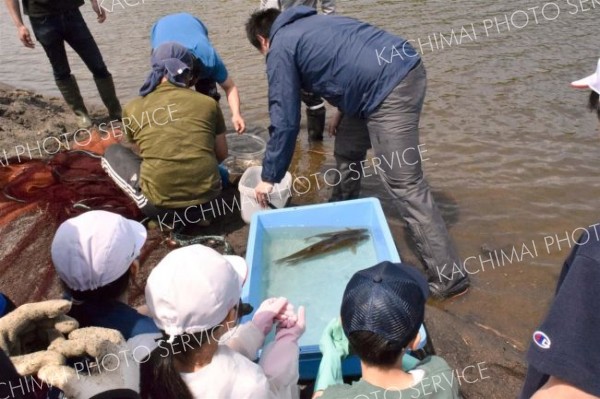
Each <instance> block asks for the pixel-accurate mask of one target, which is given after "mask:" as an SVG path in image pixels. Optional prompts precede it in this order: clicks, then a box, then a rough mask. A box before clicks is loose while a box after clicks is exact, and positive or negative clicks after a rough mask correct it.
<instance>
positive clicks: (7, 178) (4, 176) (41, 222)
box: [0, 131, 161, 303]
mask: <svg viewBox="0 0 600 399" xmlns="http://www.w3.org/2000/svg"><path fill="white" fill-rule="evenodd" d="M114 137H115V135H111V136H109V138H108V139H107V138H105V137H102V136H101V135H100V134H99V133H98V132H96V131H95V132H93V133H92V138H93V139H92V140H91V141H90V143H89V144H88V145H86V146H85V147H79V148H78V149H76V150H71V151H66V152H61V153H58V154H56V155H54V156H53V157H52V158H50V159H49V160H37V159H33V160H21V162H19V160H18V159H16V158H12V159H9V160H8V166H5V167H2V168H0V231H2V243H3V245H2V250H0V252H1V254H0V281H1V282H2V284H0V291H1V290H5V291H6V290H9V291H11V292H10V293H11V294H12V295H11V297H12V298H13V299H14V300H15V302H18V303H22V302H25V301H32V300H39V299H42V298H44V297H46V296H47V295H48V294H49V292H50V289H51V285H52V284H53V282H55V281H54V271H53V267H52V264H51V260H50V244H51V242H52V237H53V235H54V232H55V231H56V229H57V228H58V226H59V225H60V223H62V222H63V221H64V220H66V219H68V218H70V217H73V216H77V215H79V214H81V213H83V212H86V211H88V210H91V209H95V210H96V209H102V210H107V211H110V212H115V213H118V214H121V215H123V216H124V217H127V218H130V219H136V220H140V219H141V217H142V214H141V212H140V211H139V209H138V208H137V206H136V205H135V203H134V202H133V201H132V200H131V199H130V198H129V197H127V196H126V195H125V194H124V193H123V192H122V191H121V190H120V189H119V187H118V186H116V185H115V184H114V183H113V181H112V180H111V179H110V178H109V177H108V176H107V175H106V173H105V172H104V171H103V169H102V167H101V164H100V155H101V154H103V153H104V150H105V149H106V148H107V147H108V146H109V145H111V144H113V143H115V142H116V141H117V140H116V139H115V138H114ZM160 242H161V239H160V237H149V240H148V244H149V249H151V248H152V247H154V248H156V246H157V245H159V244H160ZM151 250H153V249H151ZM142 255H143V257H144V258H147V257H148V254H147V253H145V254H142ZM24 280H25V281H24ZM31 286H33V287H34V288H33V289H31V290H30V289H24V290H23V289H20V287H23V288H29V287H31Z"/></svg>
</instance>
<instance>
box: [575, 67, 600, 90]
mask: <svg viewBox="0 0 600 399" xmlns="http://www.w3.org/2000/svg"><path fill="white" fill-rule="evenodd" d="M571 86H573V87H575V88H578V89H587V88H588V87H589V88H590V89H592V90H594V91H595V92H596V93H598V94H600V60H598V66H597V67H596V73H594V74H593V75H590V76H588V77H585V78H583V79H579V80H576V81H574V82H571Z"/></svg>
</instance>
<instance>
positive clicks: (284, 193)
mask: <svg viewBox="0 0 600 399" xmlns="http://www.w3.org/2000/svg"><path fill="white" fill-rule="evenodd" d="M261 173H262V166H252V167H250V168H248V169H246V171H245V172H244V174H243V175H242V178H241V179H240V182H239V184H238V189H239V190H240V197H241V198H240V200H241V203H242V219H244V222H246V223H248V224H249V223H250V221H251V220H252V215H253V214H254V212H258V211H262V210H264V208H262V207H261V206H260V205H259V204H258V202H256V196H255V194H254V188H255V187H256V186H258V184H259V183H260V182H261V178H260V175H261ZM291 188H292V175H291V174H290V173H289V172H287V173H286V174H285V177H284V178H283V180H281V182H279V183H277V184H275V186H274V187H273V191H272V192H271V194H270V195H269V198H270V202H271V204H273V206H275V207H276V208H283V207H284V206H285V204H286V203H287V201H288V199H289V198H290V196H291V194H292V193H291Z"/></svg>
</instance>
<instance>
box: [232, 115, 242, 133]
mask: <svg viewBox="0 0 600 399" xmlns="http://www.w3.org/2000/svg"><path fill="white" fill-rule="evenodd" d="M231 123H233V128H234V129H235V131H236V132H238V133H239V134H242V133H244V132H245V131H246V122H244V118H242V116H241V115H240V114H237V115H234V116H232V117H231Z"/></svg>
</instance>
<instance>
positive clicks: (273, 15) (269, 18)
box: [246, 8, 281, 50]
mask: <svg viewBox="0 0 600 399" xmlns="http://www.w3.org/2000/svg"><path fill="white" fill-rule="evenodd" d="M279 14H281V11H279V10H278V9H276V8H267V9H266V10H258V11H255V12H254V13H252V15H251V16H250V18H249V19H248V22H246V36H248V40H250V43H252V45H253V46H254V47H256V48H257V49H259V50H260V41H259V40H258V38H257V37H256V36H262V37H264V38H266V39H268V38H269V36H270V34H271V27H272V26H273V23H274V22H275V20H276V19H277V17H278V16H279Z"/></svg>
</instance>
